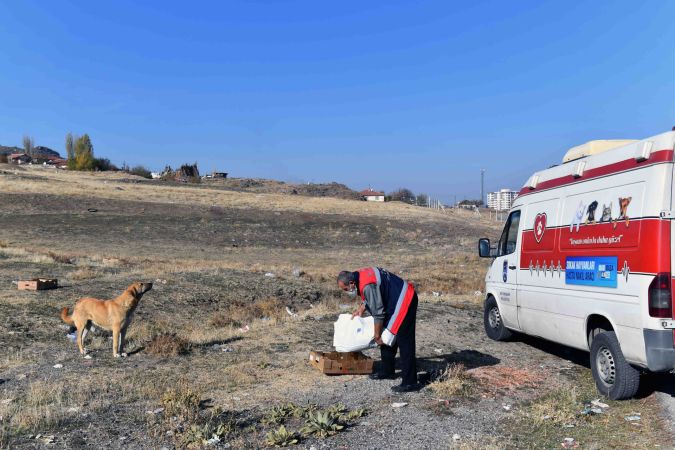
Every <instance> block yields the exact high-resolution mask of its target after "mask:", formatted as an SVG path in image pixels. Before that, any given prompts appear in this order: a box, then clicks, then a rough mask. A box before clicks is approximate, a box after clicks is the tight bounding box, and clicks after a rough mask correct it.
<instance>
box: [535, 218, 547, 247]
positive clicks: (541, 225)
mask: <svg viewBox="0 0 675 450" xmlns="http://www.w3.org/2000/svg"><path fill="white" fill-rule="evenodd" d="M545 231H546V213H539V214H537V217H535V218H534V239H536V241H537V243H539V242H541V238H543V237H544V232H545Z"/></svg>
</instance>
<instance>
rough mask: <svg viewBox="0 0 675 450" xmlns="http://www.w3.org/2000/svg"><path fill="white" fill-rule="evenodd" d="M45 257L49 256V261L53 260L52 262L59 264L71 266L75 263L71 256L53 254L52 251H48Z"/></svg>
mask: <svg viewBox="0 0 675 450" xmlns="http://www.w3.org/2000/svg"><path fill="white" fill-rule="evenodd" d="M47 256H49V257H50V258H51V259H53V260H54V262H57V263H59V264H73V262H74V261H75V258H74V257H73V256H70V255H63V254H60V253H54V252H52V251H48V252H47Z"/></svg>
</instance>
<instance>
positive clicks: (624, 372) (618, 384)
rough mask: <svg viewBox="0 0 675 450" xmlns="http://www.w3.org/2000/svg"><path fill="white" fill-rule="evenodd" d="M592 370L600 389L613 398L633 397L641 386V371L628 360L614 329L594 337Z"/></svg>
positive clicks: (602, 392)
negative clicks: (624, 355)
mask: <svg viewBox="0 0 675 450" xmlns="http://www.w3.org/2000/svg"><path fill="white" fill-rule="evenodd" d="M591 371H592V372H593V378H594V379H595V385H596V387H597V388H598V391H600V393H601V394H603V395H605V396H607V397H609V398H610V399H612V400H623V399H626V398H631V397H633V396H634V395H635V394H636V393H637V391H638V387H639V386H640V372H638V370H637V369H635V368H634V367H633V366H631V365H630V364H628V362H626V359H625V358H624V357H623V353H622V352H621V346H620V345H619V340H618V339H617V337H616V333H614V332H613V331H605V332H603V333H600V334H598V335H597V336H595V337H594V338H593V342H592V343H591Z"/></svg>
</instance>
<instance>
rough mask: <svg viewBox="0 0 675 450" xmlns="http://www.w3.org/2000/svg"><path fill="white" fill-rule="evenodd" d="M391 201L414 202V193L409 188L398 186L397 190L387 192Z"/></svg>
mask: <svg viewBox="0 0 675 450" xmlns="http://www.w3.org/2000/svg"><path fill="white" fill-rule="evenodd" d="M389 197H391V200H392V201H395V202H396V201H398V202H404V203H411V204H412V203H414V202H415V194H413V192H412V191H411V190H410V189H406V188H399V189H398V190H396V191H394V192H392V193H391V194H389Z"/></svg>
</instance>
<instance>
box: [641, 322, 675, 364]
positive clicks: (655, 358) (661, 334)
mask: <svg viewBox="0 0 675 450" xmlns="http://www.w3.org/2000/svg"><path fill="white" fill-rule="evenodd" d="M644 336H645V350H646V354H647V368H648V369H649V370H651V371H652V372H664V371H666V370H672V369H674V368H675V348H674V347H673V331H672V330H644Z"/></svg>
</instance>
